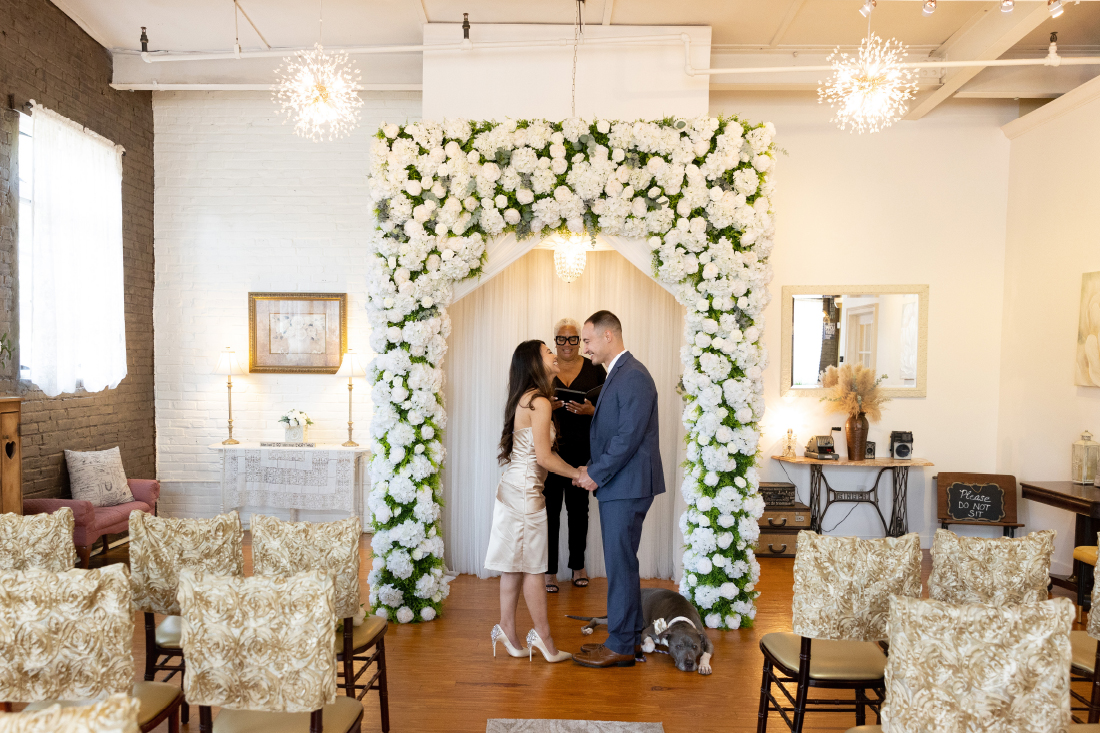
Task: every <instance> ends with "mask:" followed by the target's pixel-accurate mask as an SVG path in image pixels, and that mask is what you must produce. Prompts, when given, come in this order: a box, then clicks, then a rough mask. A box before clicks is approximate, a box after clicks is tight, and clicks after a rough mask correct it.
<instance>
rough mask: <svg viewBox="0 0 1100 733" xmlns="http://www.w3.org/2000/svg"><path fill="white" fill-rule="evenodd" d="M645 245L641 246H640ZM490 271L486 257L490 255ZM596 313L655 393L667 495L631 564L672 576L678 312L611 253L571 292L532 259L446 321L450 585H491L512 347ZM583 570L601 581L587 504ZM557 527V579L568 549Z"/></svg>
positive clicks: (675, 558)
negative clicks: (604, 316) (603, 312)
mask: <svg viewBox="0 0 1100 733" xmlns="http://www.w3.org/2000/svg"><path fill="white" fill-rule="evenodd" d="M643 244H644V243H643ZM490 262H492V253H490ZM601 308H606V309H608V310H610V311H612V312H614V313H615V314H616V315H617V316H619V318H620V319H622V322H623V337H624V340H625V341H626V346H627V349H628V350H629V351H630V352H631V353H632V354H634V355H635V356H636V357H637V358H638V359H640V360H641V361H642V363H643V364H645V365H646V367H647V368H648V369H649V371H650V373H651V374H652V375H653V379H654V381H655V382H656V384H657V392H658V394H659V399H660V403H659V408H658V409H659V413H660V430H661V458H662V460H663V462H664V468H665V483H666V487H667V489H668V491H667V493H665V494H663V495H661V496H660V497H658V498H657V500H656V501H654V503H653V507H652V509H650V511H649V515H648V517H647V518H646V523H645V530H644V533H643V536H642V547H641V550H640V552H639V559H640V562H641V574H642V577H647V578H652V577H659V578H672V577H678V576H679V572H680V567H681V565H680V555H681V548H682V545H683V539H682V537H681V536H680V530H679V526H678V525H679V518H680V513H681V512H682V511H683V498H682V497H681V496H680V491H679V485H680V476H681V470H680V468H679V465H680V463H681V462H682V461H683V459H684V456H683V451H682V446H683V428H682V426H681V422H680V416H681V412H682V409H683V408H682V404H681V401H680V396H679V395H678V394H677V393H676V383H677V382H678V380H679V378H680V344H681V342H682V340H683V309H682V308H681V307H680V305H679V304H678V303H677V302H676V301H675V299H673V297H672V295H670V294H669V293H668V292H667V291H665V290H664V289H663V288H662V287H661V286H660V285H658V284H657V283H656V282H655V281H654V280H653V279H652V278H650V277H649V276H648V275H646V274H645V273H644V272H642V271H641V270H639V269H638V268H637V267H635V266H634V265H632V264H631V263H630V262H628V261H627V260H626V259H624V258H623V256H621V255H620V254H618V253H617V252H610V251H602V252H592V253H589V255H588V265H587V267H586V268H585V272H584V275H582V276H581V277H580V279H578V280H576V281H575V282H573V283H571V284H566V283H564V282H562V281H561V280H560V279H559V278H558V277H557V276H556V275H555V274H554V253H553V252H552V251H550V250H531V251H529V252H527V254H525V255H523V256H522V257H520V258H519V259H516V260H514V261H513V263H512V264H511V265H509V266H508V267H506V268H505V269H504V270H503V271H501V272H499V274H497V275H496V276H495V277H493V278H492V279H491V280H489V281H488V282H484V283H483V284H482V285H481V287H479V288H477V289H476V290H474V291H472V292H469V294H468V295H466V297H464V298H462V299H461V300H459V301H458V302H456V303H455V304H454V305H453V306H452V307H451V309H450V315H451V320H452V323H453V331H452V333H451V338H450V344H449V346H450V350H449V351H448V354H447V358H446V361H445V364H446V366H445V369H446V386H445V388H444V390H445V396H446V400H447V411H448V414H449V419H448V426H447V433H446V445H447V461H446V466H445V469H444V472H443V492H444V507H445V508H444V515H443V521H444V531H445V535H444V536H445V537H446V539H447V548H448V550H447V552H448V554H447V558H446V559H447V564H448V566H449V567H450V568H451V569H452V570H455V571H457V572H460V573H476V574H477V575H479V576H481V577H487V576H488V575H490V573H489V572H488V571H486V570H485V568H484V567H483V562H484V560H485V550H486V547H487V546H488V544H489V529H490V526H491V524H492V515H493V500H494V498H495V493H496V486H497V481H498V480H499V478H500V473H501V469H500V468H499V467H498V466H497V461H496V454H497V442H498V441H499V440H500V431H501V427H502V424H503V410H504V401H505V398H506V396H507V395H506V391H507V386H508V365H509V363H510V360H511V357H512V351H513V350H514V349H515V347H516V345H517V344H519V343H520V342H521V341H524V340H526V339H530V338H537V339H542V340H543V341H546V342H547V343H548V344H550V343H551V342H552V339H553V333H551V330H552V329H553V325H554V323H556V322H557V321H558V320H559V319H560V318H564V317H566V316H568V317H572V318H575V319H577V320H578V321H583V320H584V319H585V318H587V317H588V316H589V315H591V314H592V313H594V312H595V311H597V310H599V309H601ZM590 502H591V511H590V513H589V516H590V524H589V532H588V553H587V567H588V571H589V573H590V574H592V575H594V576H601V575H603V574H604V562H603V552H602V550H601V543H600V523H599V512H598V508H597V503H596V499H595V498H591V499H590ZM564 516H565V515H564V508H563V521H562V534H561V541H560V544H559V546H560V548H561V554H560V555H559V568H560V569H561V574H562V577H565V576H566V575H567V574H568V570H567V568H566V567H565V560H566V559H567V555H568V552H567V548H568V545H567V543H566V541H565V537H566V523H565V521H564Z"/></svg>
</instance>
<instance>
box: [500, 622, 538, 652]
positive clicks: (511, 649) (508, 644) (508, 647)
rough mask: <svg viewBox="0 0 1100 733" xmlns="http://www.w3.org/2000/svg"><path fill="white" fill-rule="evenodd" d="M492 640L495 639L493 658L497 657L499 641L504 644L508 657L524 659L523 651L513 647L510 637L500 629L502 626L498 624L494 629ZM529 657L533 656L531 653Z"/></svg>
mask: <svg viewBox="0 0 1100 733" xmlns="http://www.w3.org/2000/svg"><path fill="white" fill-rule="evenodd" d="M492 638H493V656H494V657H495V656H496V655H497V641H498V640H499V641H503V642H504V649H505V651H507V652H508V656H510V657H522V656H523V650H522V649H516V648H515V647H514V646H512V642H510V641H508V635H507V634H505V633H504V629H502V628H500V624H497V625H496V626H494V627H493V632H492ZM527 656H528V658H529V657H530V656H531V654H530V651H528V654H527Z"/></svg>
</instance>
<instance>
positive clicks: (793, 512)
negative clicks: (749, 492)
mask: <svg viewBox="0 0 1100 733" xmlns="http://www.w3.org/2000/svg"><path fill="white" fill-rule="evenodd" d="M760 495H761V496H762V497H763V498H764V514H763V516H761V517H760V539H759V540H757V543H756V556H757V557H794V553H795V543H796V540H797V538H798V533H799V531H800V530H803V529H809V528H810V509H809V507H807V506H806V505H805V504H799V503H798V502H797V500H796V495H795V487H794V484H792V483H786V482H783V481H761V482H760Z"/></svg>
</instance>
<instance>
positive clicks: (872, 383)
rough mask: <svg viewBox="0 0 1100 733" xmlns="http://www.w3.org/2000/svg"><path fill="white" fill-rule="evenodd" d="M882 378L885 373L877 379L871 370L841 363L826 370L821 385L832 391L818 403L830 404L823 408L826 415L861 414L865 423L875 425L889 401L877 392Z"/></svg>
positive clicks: (879, 391)
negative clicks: (827, 412) (831, 413)
mask: <svg viewBox="0 0 1100 733" xmlns="http://www.w3.org/2000/svg"><path fill="white" fill-rule="evenodd" d="M884 379H886V375H885V374H883V375H882V376H881V377H876V376H875V373H874V371H872V370H871V369H868V368H867V367H865V366H860V365H859V364H856V365H852V364H842V365H841V366H840V367H839V368H838V367H834V366H831V367H829V368H828V369H826V370H825V374H824V376H823V377H822V379H821V386H822V387H825V388H826V389H831V390H832V394H830V395H828V396H826V397H822V398H821V400H822V401H823V402H828V403H829V404H828V405H827V406H826V409H827V410H828V411H829V412H839V413H842V414H845V415H858V414H859V413H861V412H863V413H866V415H867V419H868V420H870V421H871V422H878V421H879V420H881V419H882V406H883V405H885V404H886V403H887V402H889V401H890V398H889V397H887V396H886V395H884V394H883V393H882V390H881V389H879V385H880V384H881V383H882V380H884Z"/></svg>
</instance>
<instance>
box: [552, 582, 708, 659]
mask: <svg viewBox="0 0 1100 733" xmlns="http://www.w3.org/2000/svg"><path fill="white" fill-rule="evenodd" d="M642 614H643V615H644V617H645V623H646V627H645V629H644V630H643V631H642V651H644V652H646V653H647V654H648V653H652V652H653V651H655V650H656V649H657V647H658V646H662V647H668V655H669V656H670V657H672V660H673V662H675V664H676V669H678V670H680V671H681V672H694V671H696V670H698V672H699V674H710V673H711V671H712V670H711V668H710V658H711V655H712V654H714V644H712V643H711V641H710V637H708V636H707V632H706V630H705V628H704V626H703V621H702V619H700V618H699V612H698V611H696V610H695V606H693V605H691V602H690V601H689V600H688V599H686V598H684V597H683V596H682V595H680V594H679V593H677V592H676V591H671V590H666V589H664V588H642ZM569 618H573V619H577V620H578V621H587V622H588V623H587V624H585V625H584V626H582V627H581V633H583V634H591V633H592V632H594V631H595V630H596V627H597V626H600V625H606V624H607V618H606V617H592V616H569Z"/></svg>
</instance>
